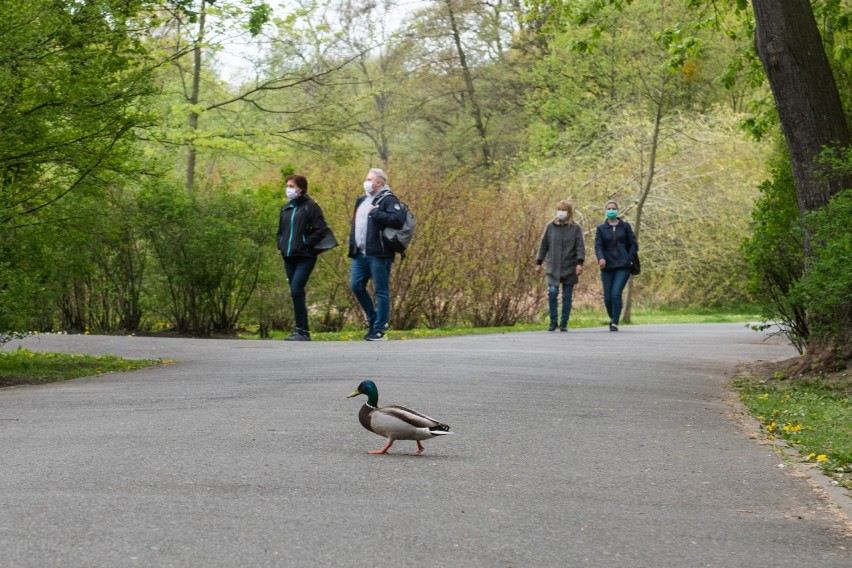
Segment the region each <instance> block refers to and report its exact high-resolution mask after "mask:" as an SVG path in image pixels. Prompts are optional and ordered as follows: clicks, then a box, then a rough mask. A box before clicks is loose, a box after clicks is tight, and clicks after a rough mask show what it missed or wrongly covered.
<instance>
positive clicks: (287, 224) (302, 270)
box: [278, 175, 331, 341]
mask: <svg viewBox="0 0 852 568" xmlns="http://www.w3.org/2000/svg"><path fill="white" fill-rule="evenodd" d="M286 183H287V198H288V199H289V201H288V202H287V203H286V204H285V205H284V206H283V207H282V208H281V215H280V217H279V219H278V250H279V251H281V256H282V257H284V270H285V271H286V272H287V281H288V282H289V283H290V297H291V298H292V299H293V314H294V317H295V320H296V329H294V330H293V333H292V334H291V335H290V336H289V337H287V338H286V339H285V341H310V340H311V333H310V331H309V328H308V307H307V303H306V301H305V298H306V294H305V286H306V285H307V284H308V278H310V276H311V272H313V270H314V266H315V265H316V263H317V254H316V252H315V251H314V250H313V248H314V246H315V245H316V244H317V243H319V242H320V241H321V240H322V239H323V238H324V237H325V236H326V235H327V234H328V233H329V232H330V231H331V229H330V228H329V226H328V224H327V223H326V222H325V217H324V216H323V214H322V209H320V206H319V205H317V203H316V201H314V200H313V199H311V198H310V197H308V180H307V179H306V178H305V177H304V176H299V175H291V176H288V177H287V182H286Z"/></svg>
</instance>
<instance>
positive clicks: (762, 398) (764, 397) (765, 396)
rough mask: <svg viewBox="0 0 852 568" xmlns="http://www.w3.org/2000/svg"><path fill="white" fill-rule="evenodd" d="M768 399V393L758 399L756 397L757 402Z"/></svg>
mask: <svg viewBox="0 0 852 568" xmlns="http://www.w3.org/2000/svg"><path fill="white" fill-rule="evenodd" d="M768 398H769V393H768V392H765V393H763V394H762V395H760V396H759V397H757V400H766V399H768Z"/></svg>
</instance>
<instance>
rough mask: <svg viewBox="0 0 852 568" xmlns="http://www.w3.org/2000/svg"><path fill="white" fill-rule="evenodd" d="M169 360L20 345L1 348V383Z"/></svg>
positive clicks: (65, 376) (49, 380)
mask: <svg viewBox="0 0 852 568" xmlns="http://www.w3.org/2000/svg"><path fill="white" fill-rule="evenodd" d="M163 363H169V361H163V360H153V359H122V358H121V357H116V356H115V355H97V356H96V355H80V354H76V355H72V354H67V353H41V352H37V351H29V350H27V349H23V348H18V349H16V350H14V351H0V387H9V386H15V385H39V384H43V383H52V382H56V381H66V380H68V379H76V378H77V377H84V376H87V375H100V374H102V373H112V372H116V371H134V370H136V369H142V368H144V367H150V366H151V365H160V364H163Z"/></svg>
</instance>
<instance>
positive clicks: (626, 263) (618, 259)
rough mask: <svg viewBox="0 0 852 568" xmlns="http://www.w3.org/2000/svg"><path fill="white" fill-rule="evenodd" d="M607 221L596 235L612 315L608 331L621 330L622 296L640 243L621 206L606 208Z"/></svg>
mask: <svg viewBox="0 0 852 568" xmlns="http://www.w3.org/2000/svg"><path fill="white" fill-rule="evenodd" d="M604 210H605V212H606V221H604V222H603V223H601V224H600V225H598V228H597V231H596V232H595V254H596V255H597V257H598V265H599V266H600V267H601V282H602V283H603V296H604V305H605V306H606V313H607V315H609V330H610V331H618V320H619V319H620V318H621V294H622V292H624V287H625V286H627V281H628V280H629V279H630V267H631V266H632V265H633V257H634V256H635V255H636V253H637V252H639V243H637V242H636V235H635V234H634V233H633V228H632V227H631V226H630V223H628V222H627V221H625V220H624V219H621V218H620V217H619V216H618V203H617V202H615V201H613V200H610V201H607V202H606V205H604Z"/></svg>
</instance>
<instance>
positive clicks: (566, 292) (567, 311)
mask: <svg viewBox="0 0 852 568" xmlns="http://www.w3.org/2000/svg"><path fill="white" fill-rule="evenodd" d="M573 298H574V285H573V284H562V319H560V320H559V327H566V326H567V325H568V320H569V319H570V318H571V303H572V300H573ZM547 301H548V308H550V323H551V324H552V325H556V318H557V315H558V310H557V308H558V306H559V286H550V285H548V286H547Z"/></svg>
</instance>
